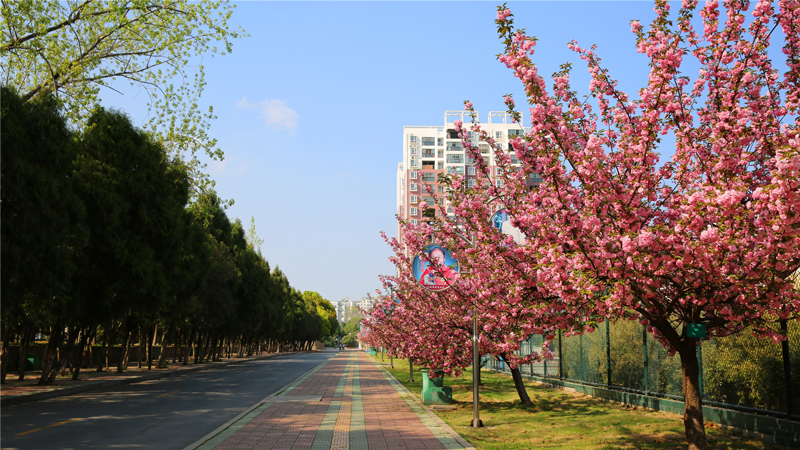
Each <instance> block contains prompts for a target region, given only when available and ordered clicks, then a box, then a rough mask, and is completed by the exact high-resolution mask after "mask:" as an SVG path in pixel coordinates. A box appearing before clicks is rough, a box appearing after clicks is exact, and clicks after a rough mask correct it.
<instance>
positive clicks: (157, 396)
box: [155, 391, 178, 398]
mask: <svg viewBox="0 0 800 450" xmlns="http://www.w3.org/2000/svg"><path fill="white" fill-rule="evenodd" d="M176 392H178V391H172V392H167V393H166V394H161V395H156V396H155V398H159V397H163V396H165V395H169V394H174V393H176Z"/></svg>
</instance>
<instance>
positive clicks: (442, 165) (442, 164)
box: [436, 161, 444, 170]
mask: <svg viewBox="0 0 800 450" xmlns="http://www.w3.org/2000/svg"><path fill="white" fill-rule="evenodd" d="M443 168H444V163H442V162H441V161H439V163H438V164H437V165H436V169H438V170H442V169H443Z"/></svg>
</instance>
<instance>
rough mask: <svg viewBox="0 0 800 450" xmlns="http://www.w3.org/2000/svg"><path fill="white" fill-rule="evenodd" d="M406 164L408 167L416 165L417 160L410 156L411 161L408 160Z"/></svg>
mask: <svg viewBox="0 0 800 450" xmlns="http://www.w3.org/2000/svg"><path fill="white" fill-rule="evenodd" d="M408 166H409V167H417V160H416V159H414V158H411V161H409V162H408Z"/></svg>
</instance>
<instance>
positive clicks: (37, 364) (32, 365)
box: [25, 353, 42, 370]
mask: <svg viewBox="0 0 800 450" xmlns="http://www.w3.org/2000/svg"><path fill="white" fill-rule="evenodd" d="M25 370H42V360H41V359H38V358H34V357H33V353H28V358H27V359H26V360H25Z"/></svg>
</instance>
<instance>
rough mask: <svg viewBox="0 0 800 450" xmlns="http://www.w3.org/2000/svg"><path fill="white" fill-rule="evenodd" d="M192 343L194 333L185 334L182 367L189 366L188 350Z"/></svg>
mask: <svg viewBox="0 0 800 450" xmlns="http://www.w3.org/2000/svg"><path fill="white" fill-rule="evenodd" d="M192 341H194V331H189V332H188V333H186V350H185V351H184V352H183V365H184V366H185V365H188V364H189V349H191V348H192Z"/></svg>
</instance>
